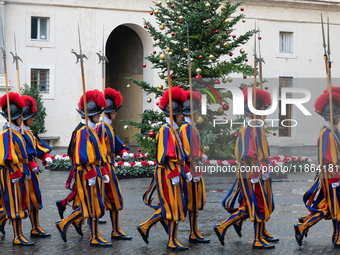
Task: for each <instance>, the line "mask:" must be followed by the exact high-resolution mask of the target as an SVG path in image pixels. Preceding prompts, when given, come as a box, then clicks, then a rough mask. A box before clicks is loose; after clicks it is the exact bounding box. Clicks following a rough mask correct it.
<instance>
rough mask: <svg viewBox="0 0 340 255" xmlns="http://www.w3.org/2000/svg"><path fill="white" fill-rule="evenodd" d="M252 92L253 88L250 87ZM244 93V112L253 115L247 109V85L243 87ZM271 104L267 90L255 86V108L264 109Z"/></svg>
mask: <svg viewBox="0 0 340 255" xmlns="http://www.w3.org/2000/svg"><path fill="white" fill-rule="evenodd" d="M253 93H254V88H253V89H252V94H253ZM243 95H244V112H245V114H247V115H253V113H252V112H251V111H250V110H249V107H248V87H245V88H244V89H243ZM270 105H271V98H270V94H269V93H268V92H267V91H264V90H261V89H260V88H256V105H255V107H254V108H255V109H256V110H266V109H268V107H269V106H270Z"/></svg>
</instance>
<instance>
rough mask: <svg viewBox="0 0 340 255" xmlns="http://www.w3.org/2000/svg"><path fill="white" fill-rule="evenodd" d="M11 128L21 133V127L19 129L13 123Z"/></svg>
mask: <svg viewBox="0 0 340 255" xmlns="http://www.w3.org/2000/svg"><path fill="white" fill-rule="evenodd" d="M11 127H12V129H13V130H14V131H17V132H20V127H18V126H17V125H15V124H14V123H13V122H12V125H11Z"/></svg>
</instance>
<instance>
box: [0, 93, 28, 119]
mask: <svg viewBox="0 0 340 255" xmlns="http://www.w3.org/2000/svg"><path fill="white" fill-rule="evenodd" d="M8 96H9V106H10V112H11V120H16V119H17V118H19V117H20V116H21V115H22V114H23V113H24V111H23V108H24V107H25V103H24V101H23V100H22V99H21V97H20V96H19V94H18V93H15V92H9V93H8ZM0 107H1V109H2V112H0V114H1V115H2V116H3V117H4V118H5V119H6V120H7V121H8V120H9V119H8V109H7V95H3V96H2V97H1V98H0Z"/></svg>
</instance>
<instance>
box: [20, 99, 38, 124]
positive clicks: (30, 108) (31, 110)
mask: <svg viewBox="0 0 340 255" xmlns="http://www.w3.org/2000/svg"><path fill="white" fill-rule="evenodd" d="M21 99H22V100H23V101H24V102H25V107H24V109H23V112H24V120H27V119H28V118H30V117H32V116H34V115H35V114H36V113H37V106H36V103H35V100H34V98H33V97H31V96H27V95H23V96H22V97H21Z"/></svg>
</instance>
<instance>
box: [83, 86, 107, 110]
mask: <svg viewBox="0 0 340 255" xmlns="http://www.w3.org/2000/svg"><path fill="white" fill-rule="evenodd" d="M91 101H94V102H95V103H96V104H97V105H98V106H99V107H102V108H105V107H107V104H106V100H105V97H104V95H103V93H102V92H100V91H99V90H98V89H94V90H89V91H86V102H87V103H88V102H91ZM78 105H79V107H80V108H81V109H82V108H84V97H83V96H81V98H80V100H79V103H78Z"/></svg>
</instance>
